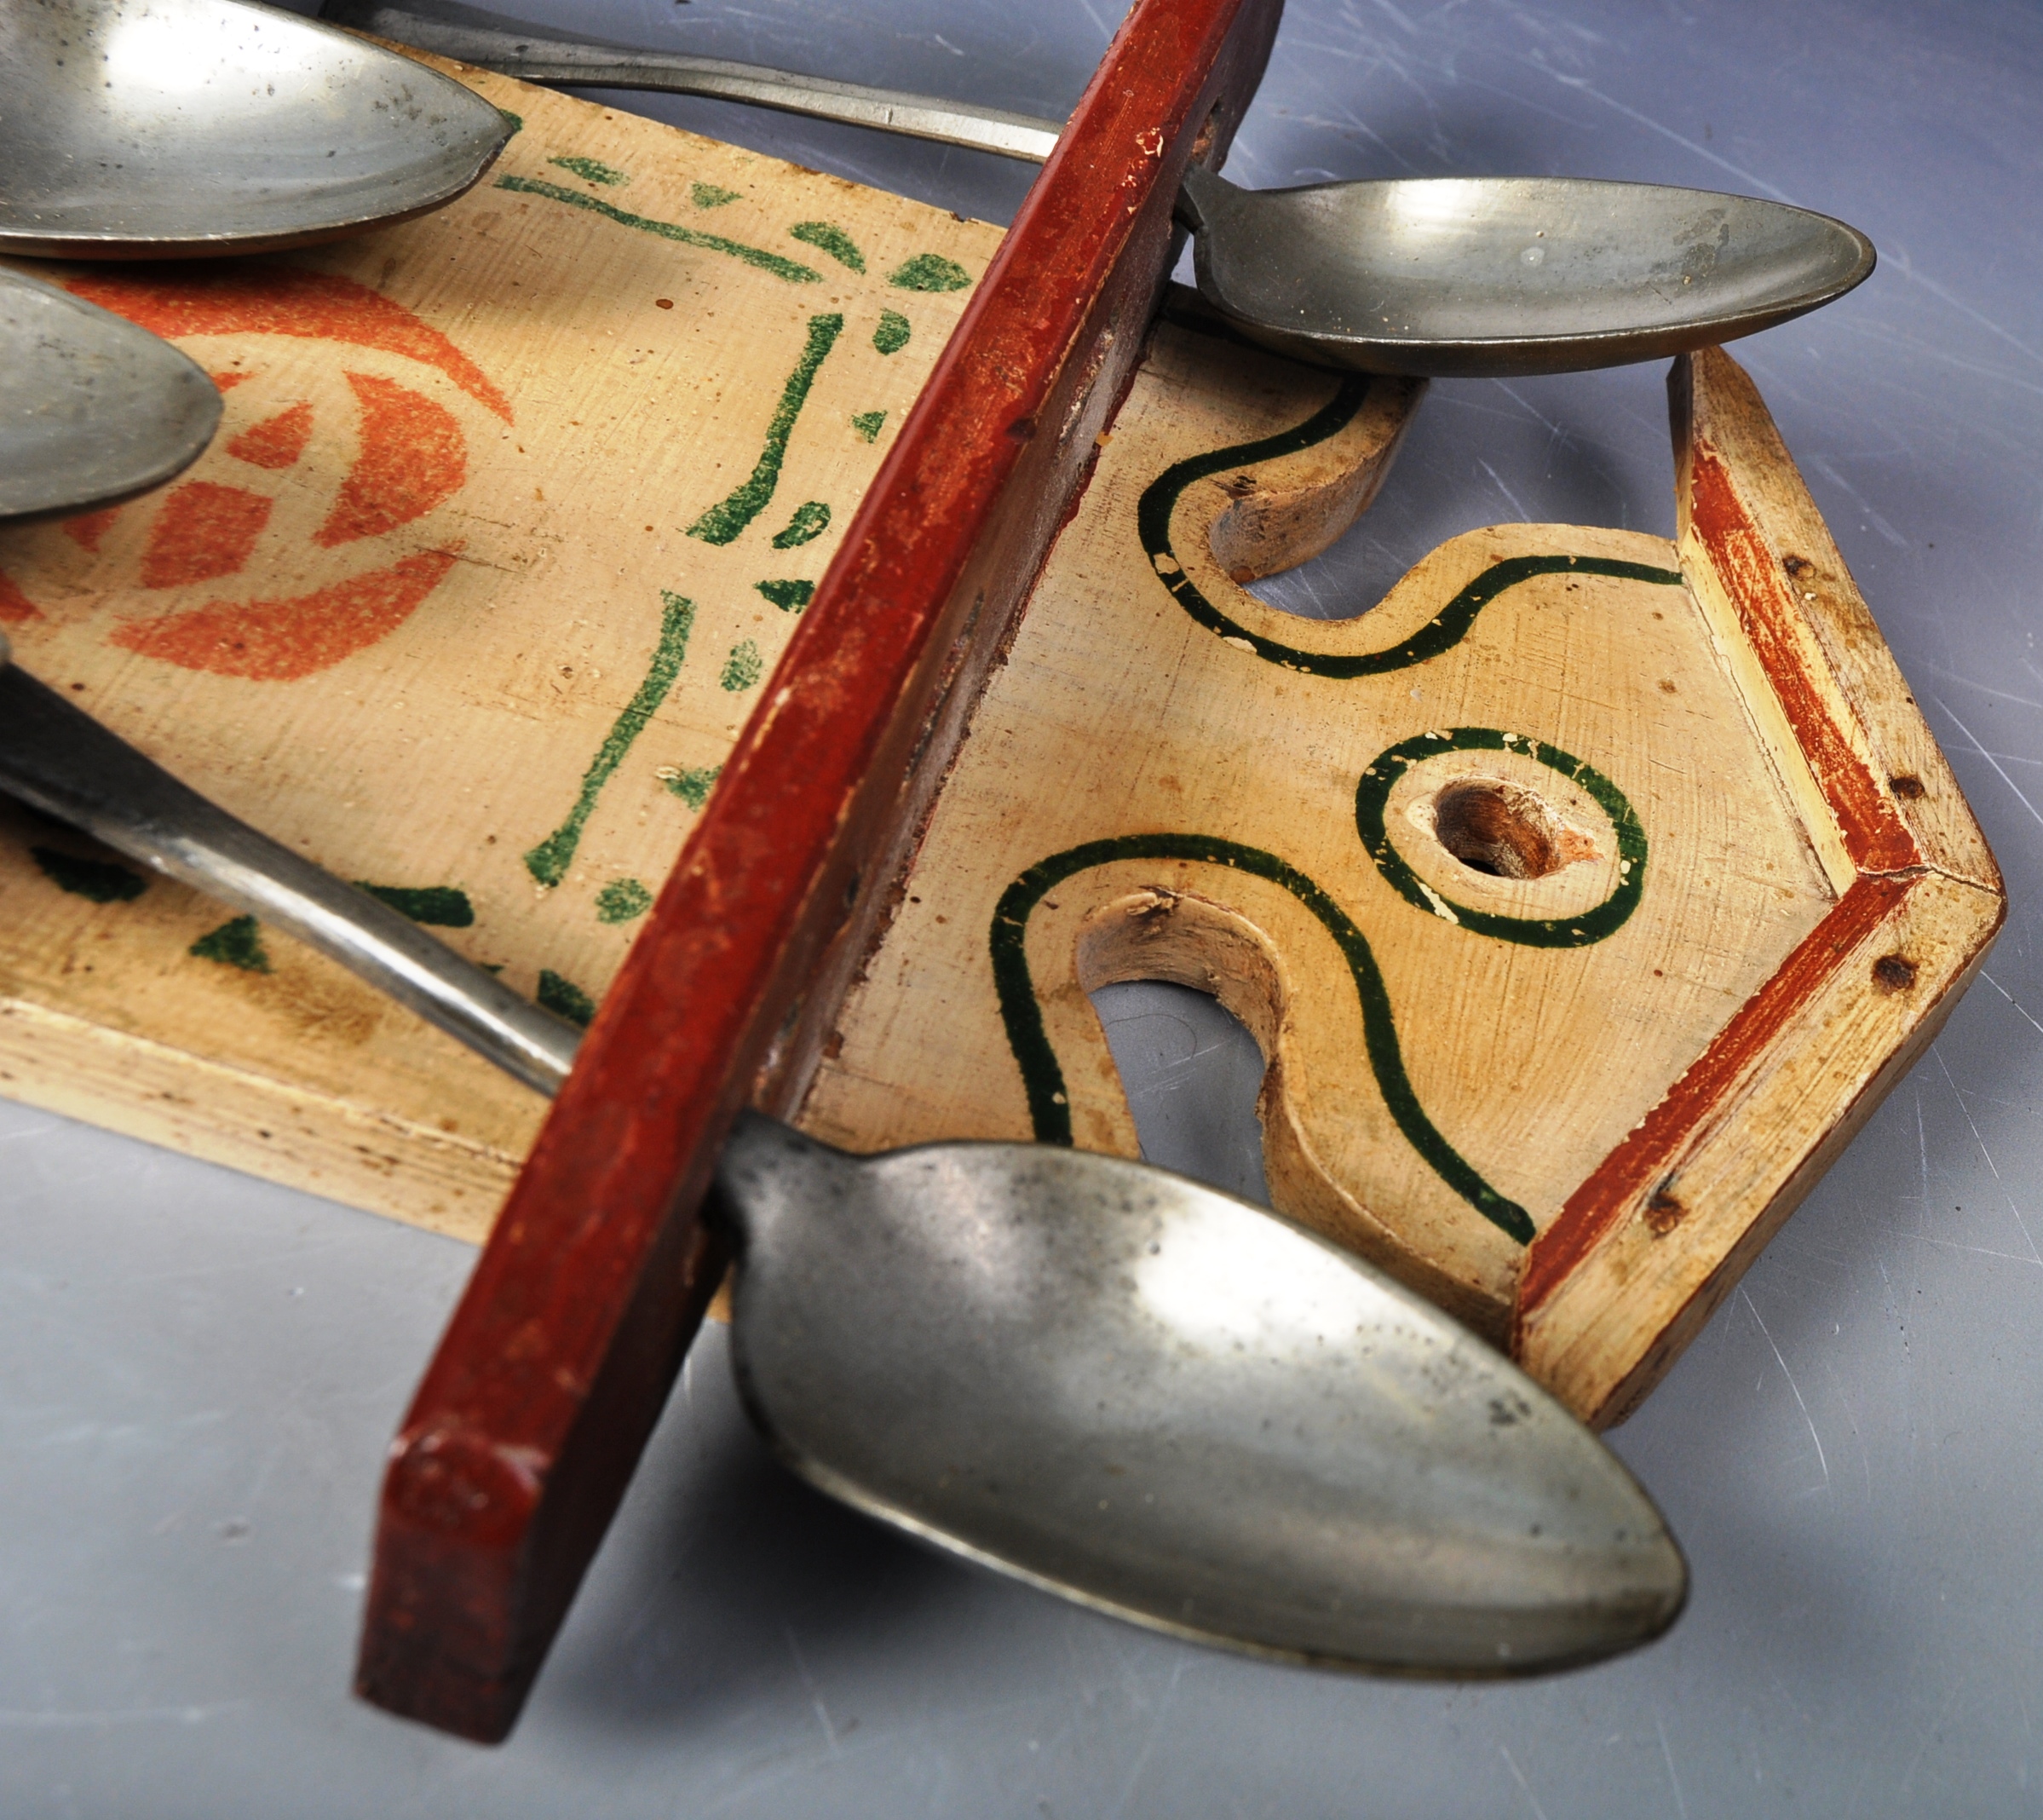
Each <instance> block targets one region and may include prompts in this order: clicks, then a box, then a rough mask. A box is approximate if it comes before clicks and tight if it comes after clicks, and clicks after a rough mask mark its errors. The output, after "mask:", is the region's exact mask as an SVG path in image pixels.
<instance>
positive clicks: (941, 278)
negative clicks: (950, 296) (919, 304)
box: [887, 253, 972, 291]
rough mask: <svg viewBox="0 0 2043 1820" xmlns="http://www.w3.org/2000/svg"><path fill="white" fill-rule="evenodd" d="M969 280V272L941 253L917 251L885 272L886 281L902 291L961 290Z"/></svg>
mask: <svg viewBox="0 0 2043 1820" xmlns="http://www.w3.org/2000/svg"><path fill="white" fill-rule="evenodd" d="M971 281H972V274H970V272H968V271H966V270H965V268H964V267H963V266H961V265H959V264H958V262H957V261H956V260H955V259H946V258H945V257H944V256H943V255H942V254H941V253H918V254H917V255H916V256H914V257H913V258H912V259H911V260H909V261H908V262H906V264H905V265H902V266H901V267H899V268H897V269H895V270H894V271H892V272H889V273H888V274H887V282H888V283H889V285H896V286H898V287H899V288H900V289H901V290H902V291H963V290H964V287H965V286H966V285H969V284H970V283H971Z"/></svg>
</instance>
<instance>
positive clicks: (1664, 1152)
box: [1517, 874, 1914, 1322]
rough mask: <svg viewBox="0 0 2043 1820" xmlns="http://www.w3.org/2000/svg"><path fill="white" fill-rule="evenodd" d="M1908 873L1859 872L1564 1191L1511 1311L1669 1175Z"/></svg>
mask: <svg viewBox="0 0 2043 1820" xmlns="http://www.w3.org/2000/svg"><path fill="white" fill-rule="evenodd" d="M1913 884H1914V877H1910V876H1902V877H1898V878H1896V877H1892V876H1888V875H1884V874H1875V875H1873V876H1872V877H1869V878H1861V879H1860V880H1859V881H1858V882H1857V883H1856V884H1854V885H1853V886H1852V887H1851V888H1850V890H1848V891H1846V892H1845V893H1844V896H1842V897H1841V898H1839V900H1838V902H1837V905H1836V907H1834V908H1833V910H1832V911H1831V912H1830V913H1829V914H1828V915H1827V916H1826V917H1825V918H1824V919H1823V920H1822V921H1821V923H1819V924H1817V925H1816V927H1815V928H1814V929H1813V930H1810V932H1809V934H1808V935H1807V936H1804V938H1803V940H1802V942H1801V945H1800V946H1799V947H1797V948H1796V949H1795V951H1794V953H1792V954H1791V955H1789V956H1788V958H1787V962H1786V964H1785V965H1782V966H1781V969H1780V970H1779V971H1778V972H1776V973H1775V975H1774V976H1772V977H1771V978H1770V979H1769V980H1768V981H1767V982H1766V983H1765V985H1764V986H1762V987H1761V988H1759V990H1758V992H1756V993H1754V994H1752V997H1751V998H1749V999H1747V1000H1746V1002H1745V1003H1744V1005H1741V1007H1740V1008H1739V1011H1738V1014H1737V1016H1736V1017H1733V1018H1732V1019H1731V1021H1730V1022H1729V1023H1728V1024H1727V1025H1725V1026H1724V1028H1723V1029H1722V1030H1721V1031H1719V1032H1718V1035H1717V1040H1715V1041H1714V1042H1712V1044H1711V1045H1710V1046H1709V1047H1708V1049H1706V1051H1704V1052H1703V1054H1702V1056H1701V1059H1700V1060H1698V1061H1696V1062H1695V1063H1693V1064H1692V1065H1691V1066H1690V1067H1689V1070H1688V1072H1687V1073H1686V1074H1683V1076H1682V1077H1681V1079H1680V1080H1678V1081H1676V1082H1675V1084H1674V1085H1673V1086H1672V1087H1671V1088H1670V1089H1668V1091H1667V1095H1666V1098H1664V1099H1663V1100H1661V1101H1660V1103H1659V1104H1658V1105H1657V1106H1655V1108H1654V1109H1653V1110H1652V1111H1651V1112H1649V1113H1648V1114H1646V1116H1645V1118H1644V1119H1643V1120H1642V1121H1641V1122H1640V1123H1639V1124H1638V1125H1637V1126H1635V1127H1634V1128H1633V1129H1632V1132H1631V1134H1630V1135H1629V1136H1628V1137H1627V1138H1626V1139H1625V1140H1624V1142H1623V1143H1620V1144H1619V1145H1618V1147H1617V1148H1616V1149H1614V1150H1613V1151H1611V1152H1610V1154H1609V1155H1608V1156H1606V1157H1605V1158H1604V1159H1603V1161H1602V1162H1600V1163H1599V1164H1597V1167H1596V1170H1595V1172H1594V1173H1592V1174H1591V1176H1590V1177H1589V1178H1588V1180H1587V1181H1585V1182H1584V1183H1583V1184H1582V1185H1581V1186H1580V1188H1578V1189H1575V1191H1574V1194H1572V1195H1569V1196H1568V1204H1567V1205H1566V1206H1565V1207H1562V1209H1561V1212H1560V1215H1559V1217H1558V1218H1557V1219H1556V1220H1555V1221H1554V1223H1553V1224H1552V1225H1551V1226H1549V1227H1548V1228H1547V1229H1546V1230H1545V1232H1543V1233H1541V1234H1540V1235H1539V1237H1538V1238H1537V1239H1535V1240H1534V1241H1533V1244H1532V1248H1531V1250H1530V1251H1529V1252H1528V1253H1527V1255H1526V1259H1525V1269H1524V1271H1523V1273H1522V1275H1521V1276H1520V1277H1519V1279H1518V1303H1517V1318H1518V1320H1519V1321H1520V1322H1523V1321H1525V1320H1526V1319H1528V1317H1529V1316H1532V1315H1533V1314H1534V1313H1535V1312H1537V1310H1539V1307H1540V1306H1541V1305H1543V1304H1544V1303H1545V1302H1546V1301H1547V1300H1548V1299H1550V1298H1551V1296H1552V1295H1553V1294H1554V1293H1555V1292H1556V1291H1557V1290H1558V1289H1559V1288H1560V1287H1561V1286H1562V1284H1563V1283H1565V1282H1566V1281H1568V1278H1569V1276H1572V1275H1573V1274H1574V1271H1575V1270H1577V1269H1578V1268H1579V1267H1580V1265H1581V1264H1583V1263H1584V1262H1585V1260H1586V1259H1587V1258H1588V1256H1589V1254H1590V1253H1591V1252H1592V1251H1594V1250H1595V1249H1596V1247H1597V1246H1598V1245H1599V1244H1601V1243H1602V1242H1603V1240H1604V1239H1605V1238H1606V1237H1607V1236H1608V1235H1609V1234H1610V1233H1611V1232H1612V1231H1613V1230H1615V1228H1616V1227H1617V1225H1618V1224H1620V1221H1621V1220H1623V1218H1625V1217H1626V1214H1628V1213H1630V1212H1633V1211H1634V1210H1635V1209H1636V1208H1637V1206H1638V1204H1639V1201H1640V1200H1641V1199H1642V1198H1643V1196H1644V1195H1646V1194H1647V1193H1649V1192H1650V1191H1651V1190H1652V1189H1654V1188H1655V1187H1657V1186H1658V1185H1659V1184H1660V1183H1661V1182H1664V1181H1665V1180H1666V1178H1667V1177H1668V1176H1669V1175H1670V1174H1672V1172H1673V1171H1674V1169H1675V1166H1677V1164H1678V1162H1679V1161H1680V1159H1681V1157H1682V1155H1683V1153H1684V1152H1685V1151H1686V1150H1687V1149H1688V1148H1689V1145H1690V1143H1692V1142H1693V1140H1694V1138H1695V1134H1696V1133H1697V1132H1700V1131H1702V1130H1704V1129H1705V1128H1706V1127H1707V1126H1710V1125H1712V1124H1713V1123H1714V1122H1715V1121H1716V1120H1717V1119H1718V1117H1719V1116H1720V1115H1721V1114H1722V1113H1723V1112H1724V1109H1725V1107H1726V1106H1727V1104H1728V1103H1729V1101H1730V1100H1731V1099H1732V1098H1733V1097H1735V1095H1736V1093H1737V1092H1738V1091H1739V1089H1740V1088H1741V1086H1742V1085H1743V1084H1744V1082H1745V1080H1746V1079H1747V1075H1748V1074H1749V1073H1750V1071H1751V1069H1752V1066H1753V1064H1754V1063H1757V1062H1758V1059H1759V1057H1761V1055H1763V1054H1764V1052H1765V1051H1766V1049H1767V1047H1768V1046H1769V1045H1770V1044H1771V1043H1773V1042H1774V1041H1775V1039H1777V1038H1778V1037H1779V1036H1780V1034H1781V1031H1782V1030H1784V1029H1785V1028H1787V1025H1788V1024H1789V1023H1790V1022H1793V1019H1794V1018H1795V1017H1797V1016H1798V1014H1799V1013H1800V1012H1801V1011H1802V1010H1803V1009H1804V1006H1806V1005H1808V1004H1809V1003H1810V1000H1812V999H1814V998H1815V997H1816V995H1817V994H1819V993H1821V991H1823V989H1824V988H1826V987H1827V986H1828V985H1829V984H1830V982H1832V980H1833V979H1834V978H1835V977H1836V976H1837V975H1838V973H1839V971H1840V970H1842V969H1843V968H1844V967H1845V966H1847V965H1850V960H1851V957H1852V956H1853V955H1854V954H1855V953H1856V952H1857V951H1858V949H1859V947H1860V945H1861V944H1862V942H1864V941H1865V940H1866V938H1867V936H1870V935H1872V934H1873V931H1874V930H1877V929H1879V926H1880V924H1882V923H1884V922H1885V920H1886V919H1888V918H1889V917H1890V916H1892V915H1893V914H1894V913H1895V912H1896V910H1898V909H1899V908H1900V907H1901V904H1902V900H1903V899H1904V898H1905V897H1906V896H1908V890H1909V888H1910V887H1911V886H1912V885H1913Z"/></svg>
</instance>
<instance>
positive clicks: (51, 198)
mask: <svg viewBox="0 0 2043 1820" xmlns="http://www.w3.org/2000/svg"><path fill="white" fill-rule="evenodd" d="M510 134H511V126H510V123H509V122H508V121H507V120H505V118H504V116H503V115H502V114H500V113H499V112H498V111H497V110H496V109H495V108H494V107H491V106H490V105H489V103H488V102H487V101H483V100H482V99H481V97H480V96H479V95H476V94H475V92H474V91H473V90H472V89H465V88H463V86H462V85H461V84H459V83H458V82H453V81H451V80H450V79H449V78H446V77H445V76H442V75H440V73H439V72H437V71H434V70H429V69H426V68H424V67H423V66H422V65H420V64H419V63H417V62H416V61H415V60H412V59H411V58H410V57H405V56H400V55H398V54H397V53H396V52H394V51H391V50H387V49H384V48H383V47H382V46H381V45H377V44H365V43H363V42H362V41H361V40H360V38H358V37H350V36H349V35H348V33H346V32H337V31H335V30H334V29H333V28H332V27H331V26H321V25H319V24H317V23H315V22H314V21H313V20H307V19H302V18H300V17H299V16H298V15H297V14H294V13H286V12H284V11H282V10H280V9H277V8H274V7H268V6H262V5H256V4H252V3H249V0H6V3H5V4H0V148H3V149H4V153H5V155H4V157H3V158H0V251H4V252H10V253H20V254H26V255H29V256H39V257H47V258H81V259H142V258H170V257H179V258H183V257H189V256H193V255H199V254H212V253H247V252H261V251H266V250H268V249H273V248H277V247H284V246H302V245H311V244H313V243H314V242H317V241H320V240H331V239H339V238H340V237H342V235H345V234H350V233H360V232H361V231H362V230H364V229H365V228H367V227H374V226H376V225H377V224H378V223H379V222H393V221H403V220H406V218H408V217H409V216H414V215H423V214H424V213H425V212H427V210H431V209H437V208H439V207H440V206H441V205H442V204H446V203H449V202H452V200H453V199H455V198H456V197H457V196H458V195H460V194H461V193H462V192H463V191H464V190H466V189H467V188H468V187H469V186H470V185H471V184H473V183H474V182H475V180H476V179H477V178H478V177H480V176H481V175H482V173H483V172H484V171H485V170H487V169H488V168H489V166H490V164H491V162H492V160H493V159H494V158H496V156H497V154H498V153H499V152H501V151H502V150H503V149H504V145H505V143H506V142H507V141H509V138H510Z"/></svg>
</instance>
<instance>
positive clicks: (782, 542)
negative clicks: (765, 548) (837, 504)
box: [774, 499, 830, 550]
mask: <svg viewBox="0 0 2043 1820" xmlns="http://www.w3.org/2000/svg"><path fill="white" fill-rule="evenodd" d="M829 528H830V508H829V507H828V506H827V505H826V504H824V503H823V502H822V501H821V500H820V499H808V500H804V501H803V503H802V504H800V505H797V507H796V508H795V515H794V516H793V517H792V518H791V519H789V520H788V521H787V528H786V530H784V531H777V532H775V533H774V549H775V550H798V549H799V548H800V547H801V546H802V545H803V544H806V543H809V542H810V541H811V540H812V539H815V538H819V537H820V536H822V534H823V533H825V532H826V531H827V530H828V529H829Z"/></svg>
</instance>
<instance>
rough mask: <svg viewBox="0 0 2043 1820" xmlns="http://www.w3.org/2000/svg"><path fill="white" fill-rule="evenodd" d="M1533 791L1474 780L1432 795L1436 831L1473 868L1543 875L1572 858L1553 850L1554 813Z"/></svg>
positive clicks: (1494, 875) (1513, 875)
mask: <svg viewBox="0 0 2043 1820" xmlns="http://www.w3.org/2000/svg"><path fill="white" fill-rule="evenodd" d="M1544 806H1545V805H1544V804H1542V803H1539V801H1538V800H1537V798H1534V797H1533V796H1532V793H1531V792H1529V791H1525V790H1514V789H1512V788H1511V786H1508V785H1505V784H1494V783H1485V782H1482V781H1476V780H1470V781H1469V782H1465V783H1458V784H1449V785H1448V786H1447V788H1446V789H1444V790H1442V792H1440V794H1439V795H1438V796H1436V798H1434V799H1433V832H1434V835H1435V837H1436V838H1437V839H1438V840H1439V842H1440V844H1441V845H1442V846H1443V847H1445V848H1446V849H1447V851H1448V852H1449V853H1451V854H1453V855H1454V857H1455V858H1456V859H1458V860H1459V861H1461V863H1462V864H1463V865H1464V866H1465V867H1468V868H1469V869H1470V871H1471V872H1479V873H1488V875H1489V876H1490V877H1491V878H1545V877H1546V875H1547V874H1548V873H1554V872H1558V871H1559V870H1560V869H1561V867H1562V866H1563V865H1564V864H1566V863H1567V862H1566V861H1564V860H1562V858H1561V857H1560V855H1558V854H1557V852H1556V851H1555V850H1554V840H1553V836H1552V835H1551V833H1549V832H1548V831H1547V826H1548V824H1549V822H1550V821H1552V820H1553V819H1554V818H1553V817H1552V816H1551V815H1546V814H1542V813H1541V810H1542V809H1543V808H1544Z"/></svg>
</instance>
